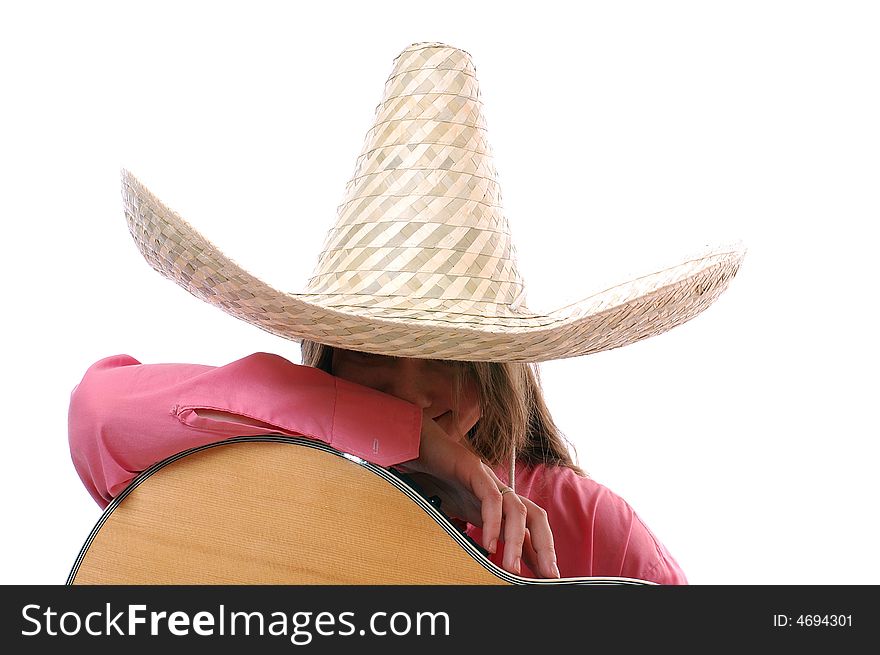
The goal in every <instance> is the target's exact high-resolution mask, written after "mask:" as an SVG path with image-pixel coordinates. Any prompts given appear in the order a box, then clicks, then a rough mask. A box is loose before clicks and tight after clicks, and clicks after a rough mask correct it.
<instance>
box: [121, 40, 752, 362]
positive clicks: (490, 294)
mask: <svg viewBox="0 0 880 655" xmlns="http://www.w3.org/2000/svg"><path fill="white" fill-rule="evenodd" d="M497 178H498V176H497V173H496V170H495V167H494V164H493V159H492V152H491V149H490V147H489V143H488V140H487V136H486V123H485V120H484V117H483V111H482V102H481V100H480V92H479V87H478V84H477V79H476V77H475V68H474V65H473V63H472V62H471V57H470V55H469V54H468V53H466V52H464V51H463V50H459V49H457V48H453V47H451V46H448V45H445V44H442V43H415V44H413V45H411V46H410V47H408V48H406V49H405V50H404V51H403V52H402V53H401V54H400V55H398V57H397V58H396V59H395V60H394V67H393V70H392V72H391V76H390V77H389V78H388V81H387V82H386V84H385V92H384V97H383V99H382V102H381V103H380V104H379V105H378V107H377V110H376V117H375V121H374V124H373V127H372V128H371V129H370V130H369V131H368V132H367V135H366V140H365V143H364V146H363V149H362V150H361V154H360V156H359V157H358V159H357V162H356V165H355V171H354V174H353V175H352V177H351V180H350V181H349V183H348V185H347V186H346V188H345V194H344V198H343V202H342V204H341V205H339V207H338V217H337V219H336V224H335V225H334V226H333V227H332V229H330V231H329V233H328V235H327V239H326V241H325V243H324V247H323V252H322V253H321V255H320V257H319V258H318V263H317V266H316V268H315V270H314V275H313V276H312V278H311V279H310V280H309V281H308V284H307V286H306V289H305V291H304V292H302V293H288V292H285V291H281V290H278V289H275V288H273V287H271V286H270V285H268V284H266V283H265V282H262V281H261V280H259V279H257V278H255V277H254V276H253V275H251V274H249V273H248V272H247V271H245V270H244V269H242V268H241V267H240V266H238V265H237V264H236V263H235V262H233V261H232V260H231V259H230V258H228V257H227V256H225V255H224V254H223V253H222V252H220V250H219V249H218V248H216V247H215V246H214V245H212V244H211V243H210V242H209V241H208V240H207V239H205V237H203V236H202V235H201V234H199V233H198V232H197V231H196V230H195V229H193V227H192V226H190V225H189V224H188V223H187V222H186V221H184V220H183V219H182V218H181V217H180V216H179V215H178V214H177V213H175V212H174V211H172V210H171V209H169V208H168V207H166V206H165V205H164V204H163V203H162V202H161V201H160V200H159V199H158V198H156V196H154V195H153V194H152V193H151V192H150V191H149V190H148V189H147V188H146V187H145V186H144V185H143V184H142V183H141V182H140V181H138V180H137V179H136V178H135V177H134V176H133V175H132V174H131V173H129V172H128V171H125V170H123V171H122V190H123V200H124V205H125V215H126V218H127V219H128V223H129V229H130V231H131V234H132V236H133V237H134V239H135V241H136V242H137V245H138V248H139V249H140V251H141V253H142V254H143V255H144V257H145V258H146V259H147V261H148V262H149V263H150V264H151V265H152V266H153V268H155V269H156V270H157V271H159V272H160V273H162V275H164V276H166V277H168V278H170V279H171V280H174V281H175V282H176V283H177V284H179V285H180V286H182V287H183V288H185V289H186V290H187V291H189V292H190V293H192V294H193V295H194V296H196V297H198V298H201V299H202V300H204V301H207V302H209V303H211V304H213V305H216V306H217V307H220V308H221V309H223V310H224V311H226V312H228V313H230V314H232V315H233V316H236V317H238V318H240V319H242V320H244V321H247V322H248V323H252V324H253V325H256V326H257V327H259V328H262V329H263V330H266V331H268V332H271V333H273V334H276V335H278V336H281V337H285V338H287V339H293V340H297V341H298V340H301V339H309V340H312V341H317V342H319V343H324V344H328V345H331V346H337V347H341V348H346V349H349V350H360V351H364V352H372V353H380V354H391V355H397V356H401V357H426V358H434V359H453V360H471V361H508V362H540V361H545V360H551V359H560V358H564V357H574V356H577V355H586V354H589V353H596V352H600V351H603V350H608V349H610V348H618V347H620V346H625V345H627V344H630V343H633V342H635V341H639V340H640V339H644V338H646V337H650V336H653V335H656V334H660V333H662V332H665V331H666V330H669V329H670V328H672V327H675V326H677V325H681V324H682V323H684V322H685V321H687V320H690V319H691V318H693V317H694V316H696V315H697V314H699V313H700V312H702V311H703V310H704V309H706V308H707V307H708V306H709V305H710V304H712V302H714V301H715V299H716V298H718V296H719V295H720V294H721V293H722V292H723V291H724V290H725V289H726V288H727V286H728V284H729V283H730V280H731V279H732V278H733V276H734V274H735V273H736V271H737V268H738V267H739V265H740V262H741V261H742V258H743V256H744V254H745V249H744V248H743V247H742V246H741V245H734V246H731V247H722V248H714V249H711V250H707V251H706V252H704V253H701V254H699V255H697V256H694V257H690V258H688V260H687V261H685V262H683V263H681V264H678V265H676V266H672V267H670V268H666V269H664V270H661V271H657V272H654V273H651V274H649V275H645V276H641V277H638V278H637V279H634V280H630V281H627V282H623V283H622V284H619V285H617V286H614V287H613V288H610V289H605V290H602V291H599V293H594V294H593V295H590V296H589V297H587V298H585V299H584V300H581V301H580V302H577V303H574V304H571V305H568V306H565V307H562V308H559V309H556V310H554V311H550V312H533V311H530V310H529V309H528V307H527V306H526V303H525V284H524V282H523V280H522V278H521V277H520V274H519V271H518V269H517V264H516V252H515V249H514V246H513V243H512V241H511V234H510V230H509V228H508V224H507V220H506V219H505V217H504V214H503V211H502V207H501V191H500V188H499V184H498V179H497ZM291 186H295V183H292V184H291ZM571 282H572V283H574V282H577V283H578V284H580V283H581V281H580V280H572V281H571ZM588 290H589V289H588Z"/></svg>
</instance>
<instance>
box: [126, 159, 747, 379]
mask: <svg viewBox="0 0 880 655" xmlns="http://www.w3.org/2000/svg"><path fill="white" fill-rule="evenodd" d="M122 191H123V204H124V208H125V216H126V219H127V221H128V225H129V230H130V232H131V234H132V236H133V237H134V240H135V242H136V244H137V246H138V249H139V250H140V251H141V253H142V254H143V256H144V257H145V258H146V260H147V261H148V262H149V263H150V265H151V266H152V267H153V268H154V269H156V270H157V271H158V272H159V273H161V274H162V275H164V276H165V277H167V278H169V279H171V280H173V281H174V282H176V283H177V284H179V285H180V286H182V287H183V288H184V289H186V290H187V291H189V292H190V293H191V294H193V295H194V296H196V297H197V298H199V299H201V300H203V301H205V302H208V303H211V304H212V305H215V306H217V307H219V308H221V309H223V310H224V311H225V312H227V313H229V314H231V315H233V316H235V317H236V318H239V319H241V320H243V321H246V322H248V323H250V324H252V325H255V326H257V327H259V328H261V329H263V330H265V331H267V332H270V333H272V334H275V335H277V336H280V337H283V338H285V339H291V340H294V341H300V340H303V339H307V340H311V341H316V342H318V343H323V344H327V345H330V346H334V347H338V348H344V349H347V350H357V351H362V352H370V353H379V354H386V355H395V356H399V357H418V358H431V359H444V360H462V361H493V362H542V361H547V360H553V359H562V358H567V357H576V356H580V355H588V354H591V353H598V352H601V351H603V350H610V349H612V348H619V347H622V346H625V345H628V344H631V343H634V342H636V341H640V340H642V339H645V338H647V337H651V336H655V335H658V334H661V333H663V332H666V331H667V330H669V329H671V328H673V327H676V326H678V325H681V324H682V323H684V322H686V321H688V320H690V319H692V318H693V317H695V316H696V315H698V314H699V313H701V312H702V311H703V310H705V309H706V308H707V307H709V306H710V305H711V304H712V303H713V302H714V301H715V300H716V299H717V298H718V297H719V296H720V295H721V294H722V293H723V292H724V290H725V289H727V287H728V285H729V283H730V281H731V279H732V278H733V277H734V275H735V274H736V272H737V270H738V268H739V266H740V264H741V262H742V259H743V257H744V255H745V248H744V247H743V245H742V244H741V243H734V244H731V245H729V246H725V247H716V248H712V249H707V250H706V251H705V252H703V253H701V254H699V255H696V256H693V257H689V258H688V259H687V261H684V262H682V263H680V264H677V265H675V266H672V267H669V268H665V269H664V270H660V271H656V272H654V273H651V274H648V275H644V276H640V277H638V278H636V279H633V280H630V281H627V282H624V283H622V284H618V285H616V286H614V287H612V288H609V289H605V290H603V291H601V292H599V293H595V294H593V295H590V296H589V297H587V298H584V299H583V300H580V301H578V302H576V303H573V304H570V305H567V306H565V307H561V308H559V309H556V310H554V311H551V312H545V313H535V312H529V311H521V310H519V311H518V310H516V309H513V308H511V307H508V306H499V305H497V304H490V303H486V306H485V307H482V308H481V307H479V306H478V307H476V310H475V309H473V308H472V309H471V310H469V311H468V312H467V313H456V312H449V311H437V310H436V309H432V308H430V307H429V306H428V305H427V303H420V301H419V299H418V298H414V299H413V302H412V304H411V306H409V307H407V308H401V307H400V306H399V303H395V306H394V307H389V306H388V303H387V300H388V298H387V297H384V296H382V295H371V296H364V295H360V296H359V297H358V298H357V299H356V302H352V300H351V299H345V298H340V296H339V295H338V294H334V295H323V294H309V293H287V292H284V291H280V290H278V289H275V288H273V287H272V286H270V285H269V284H266V283H265V282H263V281H261V280H259V279H257V278H256V277H255V276H253V275H252V274H250V273H248V272H247V271H246V270H244V269H243V268H242V267H241V266H239V265H238V264H236V263H235V262H234V261H233V260H232V259H230V258H229V257H227V256H226V255H224V254H223V253H222V252H221V251H220V250H219V249H218V248H217V247H216V246H214V245H213V244H212V243H211V242H210V241H208V240H207V239H206V238H205V237H203V236H202V235H201V234H200V233H199V232H198V231H197V230H195V229H194V228H193V227H192V226H191V225H190V224H189V223H187V222H186V221H185V220H183V218H181V217H180V216H179V215H178V214H177V213H176V212H175V211H173V210H171V209H170V208H168V207H167V206H166V205H164V204H163V203H162V202H161V201H160V200H159V199H158V198H157V197H156V196H155V195H153V194H152V193H151V192H150V191H149V190H148V189H147V188H146V187H145V186H144V185H143V184H142V183H141V182H140V181H139V180H138V179H137V178H135V176H134V175H132V174H131V173H129V172H128V171H125V170H123V171H122Z"/></svg>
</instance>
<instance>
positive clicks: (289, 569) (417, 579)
mask: <svg viewBox="0 0 880 655" xmlns="http://www.w3.org/2000/svg"><path fill="white" fill-rule="evenodd" d="M437 505H438V502H437V499H436V498H431V499H429V498H426V497H425V496H424V495H423V494H422V493H420V491H419V490H418V489H417V488H416V487H415V486H414V485H413V484H411V483H410V482H408V480H407V479H406V476H403V475H402V474H400V473H396V472H394V471H392V470H389V469H385V468H382V467H380V466H376V465H374V464H371V463H369V462H366V461H364V460H362V459H360V458H358V457H354V456H352V455H348V454H346V453H342V452H340V451H338V450H335V449H333V448H331V447H330V446H328V445H326V444H324V443H322V442H320V441H316V440H312V439H306V438H297V437H281V436H265V437H237V438H234V439H228V440H225V441H219V442H216V443H212V444H208V445H206V446H201V447H198V448H193V449H191V450H187V451H184V452H182V453H179V454H177V455H174V456H172V457H169V458H168V459H165V460H163V461H161V462H159V463H158V464H155V465H154V466H152V467H151V468H149V469H147V470H146V471H144V472H143V473H141V474H140V475H139V476H138V477H137V478H135V479H134V480H133V481H132V483H131V484H130V485H129V486H128V487H127V488H126V489H125V490H124V491H123V492H122V493H121V494H120V495H119V496H118V497H116V498H115V499H114V500H113V502H112V503H111V504H110V505H108V506H107V508H106V510H105V511H104V513H103V514H102V516H101V518H100V519H99V520H98V522H97V523H96V525H95V527H94V528H93V529H92V531H91V533H90V534H89V536H88V538H87V539H86V542H85V544H84V545H83V547H82V549H81V550H80V553H79V556H78V557H77V559H76V562H75V564H74V566H73V568H72V570H71V572H70V575H69V577H68V579H67V584H78V585H79V584H306V585H311V584H335V585H361V584H367V585H388V584H481V585H499V584H515V585H524V584H533V585H546V584H633V585H647V584H653V583H650V582H646V581H643V580H635V579H632V578H614V577H601V578H600V577H590V578H563V579H561V580H560V579H532V578H524V577H521V576H517V575H514V574H512V573H508V572H507V571H505V570H503V569H501V568H500V567H498V566H497V565H495V564H494V563H492V562H491V561H489V559H488V558H487V557H486V551H485V550H483V549H482V548H481V547H480V546H478V545H477V544H476V543H475V542H474V541H473V540H471V539H470V537H468V536H467V535H465V534H463V533H462V532H461V531H460V530H459V529H458V528H457V527H456V526H455V525H454V524H453V523H452V522H451V521H450V520H449V518H448V517H447V516H446V515H445V514H443V512H442V511H440V509H439V507H438V506H437Z"/></svg>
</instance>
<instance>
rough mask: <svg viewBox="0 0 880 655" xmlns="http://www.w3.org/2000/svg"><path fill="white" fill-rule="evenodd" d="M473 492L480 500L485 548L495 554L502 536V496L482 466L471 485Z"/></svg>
mask: <svg viewBox="0 0 880 655" xmlns="http://www.w3.org/2000/svg"><path fill="white" fill-rule="evenodd" d="M471 490H472V491H473V493H474V495H475V496H476V497H477V498H478V499H479V500H480V516H481V517H482V520H483V525H482V528H483V547H484V548H485V549H486V550H488V551H489V552H490V553H494V552H495V551H496V550H497V549H498V537H499V536H501V519H502V496H501V492H500V491H498V486H497V485H496V484H495V482H494V481H493V480H492V478H491V477H490V476H489V475H488V473H487V472H486V469H485V467H484V466H483V465H482V464H481V465H480V471H479V472H478V473H477V474H476V475H475V479H474V480H473V481H472V483H471ZM507 495H508V496H510V495H512V494H507Z"/></svg>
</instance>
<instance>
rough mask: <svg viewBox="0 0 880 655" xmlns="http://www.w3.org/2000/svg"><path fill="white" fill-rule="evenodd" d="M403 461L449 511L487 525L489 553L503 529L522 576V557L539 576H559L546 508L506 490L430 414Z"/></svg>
mask: <svg viewBox="0 0 880 655" xmlns="http://www.w3.org/2000/svg"><path fill="white" fill-rule="evenodd" d="M403 466H404V467H405V468H406V470H407V472H408V473H411V474H414V475H413V476H412V477H413V478H414V479H415V480H416V482H417V483H418V484H419V485H420V486H421V487H422V488H423V489H424V490H425V492H426V493H428V494H429V495H437V496H438V497H439V498H440V500H441V502H442V506H443V511H444V512H445V513H446V514H448V515H450V516H452V517H453V518H458V519H463V520H465V521H467V522H468V523H472V524H473V525H476V526H480V527H482V530H483V547H484V548H486V550H488V551H489V552H491V553H494V552H495V551H496V549H497V544H498V539H499V537H501V532H502V529H503V531H504V534H503V537H504V561H503V563H502V566H503V567H504V568H505V569H506V570H508V571H510V572H511V573H516V574H517V575H518V574H519V573H520V558H522V559H524V560H525V562H526V564H528V566H529V568H531V569H532V570H533V571H534V572H535V573H536V574H538V575H539V576H541V577H545V578H558V577H559V569H558V568H557V566H556V551H555V549H554V547H553V534H552V532H551V531H550V524H549V523H548V522H547V513H546V512H545V511H544V510H543V509H541V508H540V507H538V505H536V504H535V503H533V502H532V501H531V500H529V499H528V498H525V497H523V496H519V495H517V494H516V493H511V492H508V491H505V489H507V488H508V487H507V486H506V485H505V484H503V483H502V482H501V481H500V480H499V479H498V478H497V477H496V475H495V473H494V472H493V471H492V469H490V468H489V467H488V466H486V465H485V464H483V462H482V461H481V460H480V458H479V457H478V456H477V455H476V454H475V453H474V452H473V451H471V450H470V449H469V448H468V447H467V446H465V445H464V444H463V443H461V442H458V441H456V440H455V439H453V438H452V437H450V436H449V435H448V434H447V433H446V432H444V431H443V429H442V428H440V426H439V425H438V424H437V422H436V421H434V420H433V419H431V418H429V417H428V416H427V415H425V416H424V417H423V420H422V436H421V444H420V446H419V457H418V459H414V460H410V461H409V462H405V463H404V465H403ZM502 491H504V493H502Z"/></svg>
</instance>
